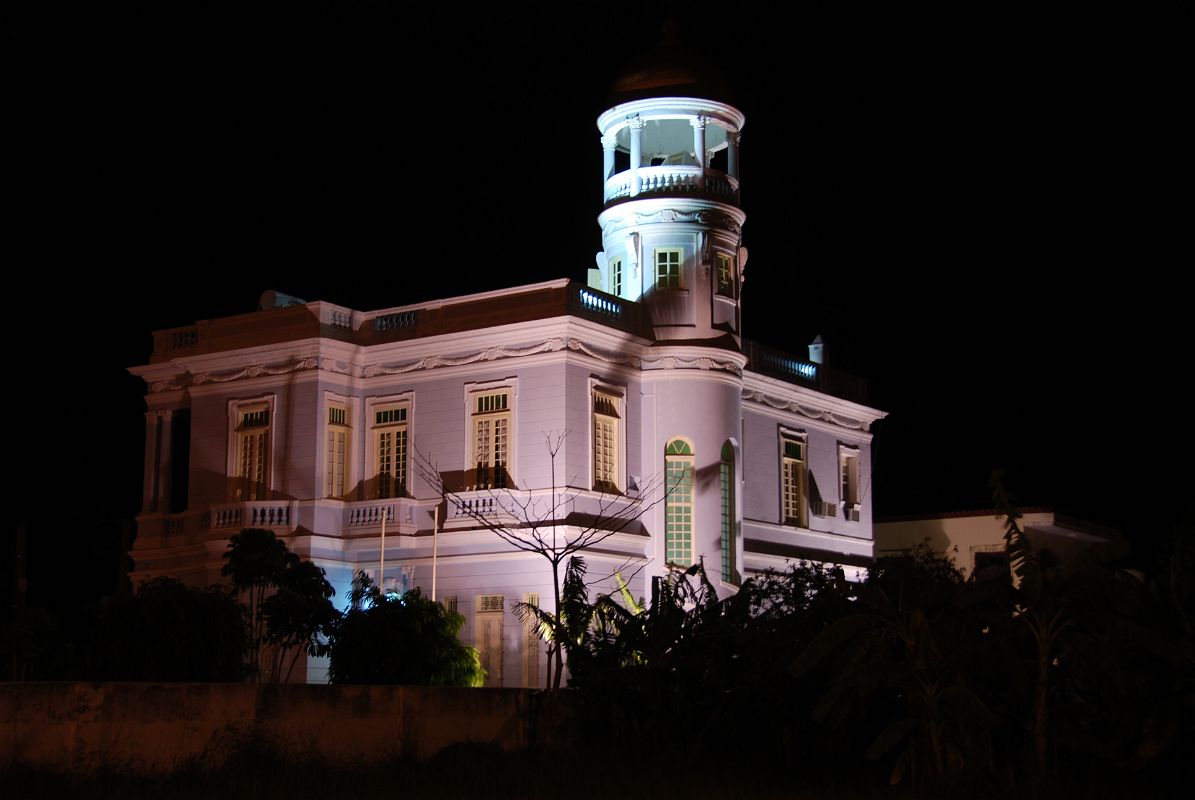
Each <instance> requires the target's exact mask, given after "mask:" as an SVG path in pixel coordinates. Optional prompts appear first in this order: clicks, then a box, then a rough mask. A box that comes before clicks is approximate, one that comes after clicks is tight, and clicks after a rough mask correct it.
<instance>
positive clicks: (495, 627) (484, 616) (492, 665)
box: [474, 594, 506, 686]
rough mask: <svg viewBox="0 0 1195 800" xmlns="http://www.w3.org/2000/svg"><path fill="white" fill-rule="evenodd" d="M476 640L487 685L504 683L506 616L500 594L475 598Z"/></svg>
mask: <svg viewBox="0 0 1195 800" xmlns="http://www.w3.org/2000/svg"><path fill="white" fill-rule="evenodd" d="M474 603H475V605H474V612H475V615H474V616H475V619H476V622H477V630H476V637H477V638H476V640H475V642H474V644H475V646H476V647H477V652H478V655H480V656H481V667H482V669H484V670H485V685H486V686H501V685H502V620H503V617H505V616H506V614H505V610H504V608H503V605H504V598H503V596H502V595H500V594H483V595H478V596H477V598H476V599H475V600H474Z"/></svg>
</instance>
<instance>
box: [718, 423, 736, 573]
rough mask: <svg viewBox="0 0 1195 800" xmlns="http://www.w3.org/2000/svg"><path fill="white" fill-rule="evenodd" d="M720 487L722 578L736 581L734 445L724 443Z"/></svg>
mask: <svg viewBox="0 0 1195 800" xmlns="http://www.w3.org/2000/svg"><path fill="white" fill-rule="evenodd" d="M718 489H719V492H720V494H721V510H722V530H721V534H722V580H724V581H726V582H727V583H734V582H735V572H736V569H735V551H736V547H735V540H734V532H735V527H736V526H735V514H734V446H733V445H732V444H731V443H730V442H726V443H725V444H723V445H722V461H721V463H720V464H719V467H718Z"/></svg>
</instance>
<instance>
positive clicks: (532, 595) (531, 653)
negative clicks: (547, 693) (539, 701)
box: [523, 592, 542, 689]
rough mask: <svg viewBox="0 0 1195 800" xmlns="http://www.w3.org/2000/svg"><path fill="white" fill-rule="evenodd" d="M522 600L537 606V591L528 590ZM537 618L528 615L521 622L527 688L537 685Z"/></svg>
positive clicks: (525, 684) (538, 652)
mask: <svg viewBox="0 0 1195 800" xmlns="http://www.w3.org/2000/svg"><path fill="white" fill-rule="evenodd" d="M523 602H524V603H526V604H527V605H529V606H534V607H535V608H539V592H528V593H527V594H526V595H524V596H523ZM541 649H542V648H541V647H540V639H539V620H538V619H536V618H535V617H533V616H530V615H528V617H527V621H526V622H525V623H524V624H523V686H525V687H526V688H528V689H536V688H538V687H539V656H540V651H541Z"/></svg>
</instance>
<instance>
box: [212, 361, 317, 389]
mask: <svg viewBox="0 0 1195 800" xmlns="http://www.w3.org/2000/svg"><path fill="white" fill-rule="evenodd" d="M318 366H319V359H318V358H316V357H315V356H310V357H308V358H301V359H299V360H297V361H289V362H287V363H285V364H254V365H253V366H250V367H244V368H242V369H238V370H229V371H225V372H201V373H199V374H198V375H195V376H194V377H193V378H192V379H191V383H193V384H204V383H227V382H228V381H235V380H240V379H241V378H257V377H260V376H262V375H285V374H286V373H288V372H301V371H303V370H308V369H315V368H316V367H318Z"/></svg>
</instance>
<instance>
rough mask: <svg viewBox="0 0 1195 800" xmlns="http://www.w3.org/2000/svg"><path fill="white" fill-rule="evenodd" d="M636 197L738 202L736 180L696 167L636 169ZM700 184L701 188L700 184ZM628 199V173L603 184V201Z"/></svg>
mask: <svg viewBox="0 0 1195 800" xmlns="http://www.w3.org/2000/svg"><path fill="white" fill-rule="evenodd" d="M636 175H637V176H638V178H639V193H638V194H639V195H646V194H682V195H683V194H695V195H705V196H709V197H714V198H716V199H719V200H726V201H729V202H731V203H738V201H739V181H738V178H732V177H731V176H729V175H727V174H726V173H724V172H718V171H717V170H710V169H707V170H704V171H703V170H702V169H701V167H696V166H682V165H671V166H662V167H640V168H639V169H638V170H636ZM703 176H704V181H703V180H702V179H703ZM703 183H704V186H703V185H702V184H703ZM630 196H631V172H630V170H627V171H626V172H620V173H618V174H617V175H614V176H612V177H611V178H609V179H608V180H607V181H606V194H605V199H606V202H607V203H609V202H612V201H614V200H622V199H624V198H627V197H630Z"/></svg>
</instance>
